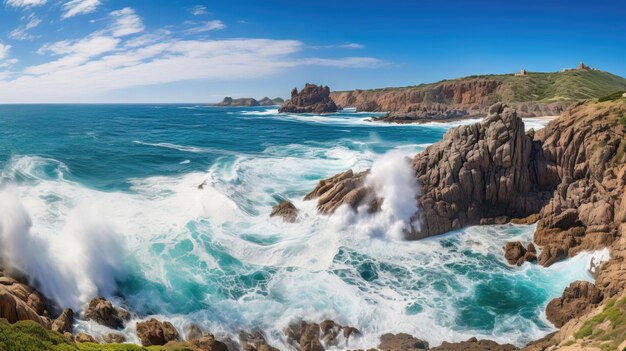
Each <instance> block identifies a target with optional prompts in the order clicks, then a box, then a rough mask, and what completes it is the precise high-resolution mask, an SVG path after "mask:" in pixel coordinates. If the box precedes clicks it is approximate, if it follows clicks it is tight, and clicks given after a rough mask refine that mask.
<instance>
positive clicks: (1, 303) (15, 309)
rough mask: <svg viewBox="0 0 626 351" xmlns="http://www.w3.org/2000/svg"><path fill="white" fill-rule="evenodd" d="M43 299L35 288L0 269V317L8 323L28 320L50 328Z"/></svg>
mask: <svg viewBox="0 0 626 351" xmlns="http://www.w3.org/2000/svg"><path fill="white" fill-rule="evenodd" d="M43 301H44V299H43V297H42V296H41V295H40V294H39V292H37V290H35V289H33V288H32V287H30V286H28V285H26V284H23V283H20V282H18V281H17V280H15V279H13V278H11V277H8V276H6V275H5V274H4V272H1V271H0V318H4V319H6V320H7V321H8V322H9V323H15V322H18V321H23V320H30V321H34V322H37V323H39V324H40V325H41V326H42V327H44V328H46V329H50V327H51V324H52V323H51V321H50V318H48V312H47V311H46V309H45V305H44V303H43Z"/></svg>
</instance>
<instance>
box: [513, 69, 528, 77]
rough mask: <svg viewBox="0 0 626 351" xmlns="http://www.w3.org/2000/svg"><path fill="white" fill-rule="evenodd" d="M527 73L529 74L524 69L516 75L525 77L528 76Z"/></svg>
mask: <svg viewBox="0 0 626 351" xmlns="http://www.w3.org/2000/svg"><path fill="white" fill-rule="evenodd" d="M526 73H528V72H526V70H525V69H522V70H521V71H519V73H515V75H516V76H525V75H526Z"/></svg>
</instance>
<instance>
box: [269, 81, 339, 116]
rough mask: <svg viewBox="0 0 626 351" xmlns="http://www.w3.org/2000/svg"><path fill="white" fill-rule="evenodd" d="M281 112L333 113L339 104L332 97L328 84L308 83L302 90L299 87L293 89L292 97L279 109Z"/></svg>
mask: <svg viewBox="0 0 626 351" xmlns="http://www.w3.org/2000/svg"><path fill="white" fill-rule="evenodd" d="M278 112H280V113H285V112H288V113H333V112H337V105H336V104H335V102H334V101H333V100H332V99H331V98H330V88H329V87H328V86H324V85H321V86H317V85H315V84H309V83H307V84H306V85H305V86H304V89H302V90H301V91H300V92H298V89H297V88H294V89H293V90H292V91H291V99H290V100H289V101H287V102H286V103H285V104H284V105H283V106H282V107H281V108H280V109H279V110H278Z"/></svg>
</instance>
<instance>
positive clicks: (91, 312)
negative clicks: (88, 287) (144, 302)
mask: <svg viewBox="0 0 626 351" xmlns="http://www.w3.org/2000/svg"><path fill="white" fill-rule="evenodd" d="M83 315H84V318H86V319H91V320H93V321H94V322H96V323H98V324H102V325H104V326H107V327H109V328H113V329H121V328H122V327H123V326H124V323H125V322H127V321H128V320H130V313H128V311H126V310H124V309H122V308H117V307H114V306H113V304H112V303H111V302H110V301H108V300H107V299H105V298H104V297H98V298H95V299H93V300H91V302H89V305H88V306H87V309H85V311H84V312H83Z"/></svg>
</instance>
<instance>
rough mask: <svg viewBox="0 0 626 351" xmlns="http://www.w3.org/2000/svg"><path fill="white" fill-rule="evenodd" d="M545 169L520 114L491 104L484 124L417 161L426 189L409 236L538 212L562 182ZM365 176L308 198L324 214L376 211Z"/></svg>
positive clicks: (336, 180)
mask: <svg viewBox="0 0 626 351" xmlns="http://www.w3.org/2000/svg"><path fill="white" fill-rule="evenodd" d="M543 162H544V160H543V158H542V154H541V147H540V145H539V144H537V143H535V142H534V141H533V138H532V135H527V134H526V132H525V130H524V123H523V122H522V120H521V118H519V117H518V116H517V114H516V112H515V110H513V109H510V108H508V107H506V105H503V104H500V103H498V104H495V105H493V106H492V107H491V109H490V113H489V116H488V117H486V118H485V119H484V120H483V121H482V122H480V123H476V124H473V125H467V126H460V127H457V128H453V129H450V130H449V131H448V132H447V133H446V134H445V135H444V137H443V139H442V140H441V141H440V142H439V143H436V144H434V145H431V146H429V147H428V148H427V149H426V150H425V151H423V152H422V153H420V154H418V155H416V156H415V157H414V158H413V161H412V167H413V169H414V170H415V176H416V178H417V179H418V181H419V184H420V186H421V194H420V195H419V198H418V199H416V201H417V203H418V208H419V210H418V213H416V214H415V220H418V221H419V222H420V224H421V225H420V227H419V228H413V229H412V230H410V231H408V232H407V233H406V237H407V238H408V239H421V238H424V237H428V236H432V235H438V234H442V233H445V232H448V231H451V230H455V229H459V228H462V227H465V226H468V225H476V224H480V223H481V222H483V223H489V222H492V221H494V219H495V218H506V220H505V221H508V220H509V219H510V218H524V217H527V216H529V215H531V214H533V213H536V212H539V211H540V210H541V208H542V206H543V205H544V204H545V203H546V202H547V201H548V200H549V197H550V194H551V190H552V189H553V188H554V186H555V185H556V184H557V182H558V176H554V178H549V176H551V174H544V173H545V172H544V173H540V172H538V171H537V166H536V165H537V164H542V163H543ZM366 175H367V173H366V172H363V173H359V174H354V173H352V172H350V171H348V172H344V173H342V174H339V175H336V176H334V177H332V178H330V179H328V180H323V181H321V182H320V183H319V184H318V186H317V187H316V189H315V190H314V191H313V192H312V193H310V194H308V195H307V196H306V198H305V199H312V198H315V197H319V199H318V209H319V210H320V212H322V213H332V212H333V211H334V210H335V209H336V208H337V207H339V206H340V205H342V204H349V205H351V206H352V207H353V208H356V207H357V206H359V205H362V204H364V203H365V202H364V201H368V202H370V207H371V208H372V210H375V207H376V206H377V205H378V204H379V202H380V201H381V200H380V199H375V197H374V199H373V197H372V196H367V194H368V193H369V192H371V190H369V189H367V186H366V184H365V182H364V180H365V178H366ZM382 201H384V199H382Z"/></svg>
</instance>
